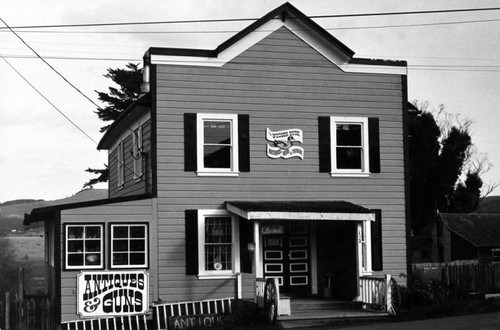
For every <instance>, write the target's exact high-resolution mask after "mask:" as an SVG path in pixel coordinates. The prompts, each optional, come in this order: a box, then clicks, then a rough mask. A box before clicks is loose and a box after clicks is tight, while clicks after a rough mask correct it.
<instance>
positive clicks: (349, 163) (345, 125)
mask: <svg viewBox="0 0 500 330" xmlns="http://www.w3.org/2000/svg"><path fill="white" fill-rule="evenodd" d="M330 130H331V132H330V136H331V161H332V164H331V171H332V172H331V174H332V175H340V176H342V175H349V176H352V175H360V176H365V175H368V174H369V172H370V162H369V144H368V118H364V117H330Z"/></svg>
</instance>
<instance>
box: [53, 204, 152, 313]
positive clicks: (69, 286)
mask: <svg viewBox="0 0 500 330" xmlns="http://www.w3.org/2000/svg"><path fill="white" fill-rule="evenodd" d="M152 207H153V206H152V200H151V199H145V200H139V201H133V202H127V203H116V204H106V205H102V206H93V207H84V208H77V209H70V210H63V211H61V265H64V244H65V240H64V225H65V224H67V223H82V224H84V223H103V224H104V239H105V240H104V251H105V253H104V265H105V269H104V270H107V269H108V264H109V258H110V255H109V225H108V224H109V223H110V222H149V231H150V233H151V231H152V230H155V229H156V227H153V226H156V225H155V223H154V222H153V221H152V220H153V219H154V217H153V216H152V212H153V211H152ZM152 244H155V243H153V242H150V247H149V254H150V256H149V258H150V267H149V268H150V269H152V268H155V266H154V264H153V263H155V262H156V256H155V255H151V254H152V253H153V254H154V253H155V252H154V251H156V248H155V247H153V246H151V245H152ZM89 271H93V270H89ZM95 271H102V269H101V270H95ZM146 271H147V272H148V273H149V286H150V290H149V292H150V297H149V300H150V301H152V292H153V291H152V290H153V282H154V281H156V278H155V276H154V274H155V272H151V271H149V270H146ZM79 273H80V270H68V271H65V270H62V269H61V284H60V287H61V301H60V303H61V320H62V322H64V321H71V320H77V319H79V315H78V314H77V313H76V312H77V300H76V299H77V275H78V274H79Z"/></svg>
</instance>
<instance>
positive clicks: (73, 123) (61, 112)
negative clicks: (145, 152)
mask: <svg viewBox="0 0 500 330" xmlns="http://www.w3.org/2000/svg"><path fill="white" fill-rule="evenodd" d="M0 57H1V58H2V59H3V60H4V61H5V63H7V64H8V65H9V66H10V67H11V68H12V70H14V71H15V72H16V73H17V74H18V75H19V76H20V77H21V78H22V79H23V80H24V81H25V82H26V83H27V84H28V85H30V86H31V88H33V89H34V90H35V91H36V92H37V93H38V94H39V95H40V96H41V97H42V98H43V99H44V100H45V101H47V102H48V103H49V104H50V105H51V106H52V108H54V109H55V110H56V111H57V112H59V114H60V115H61V116H63V117H64V118H65V119H66V120H67V121H69V122H70V123H71V124H72V125H73V126H74V127H76V128H77V129H78V130H79V131H80V132H82V133H83V134H84V135H85V136H86V137H87V138H89V140H91V141H92V142H94V143H95V144H97V142H96V141H95V140H94V139H93V138H92V137H91V136H90V135H88V134H87V133H86V132H85V131H84V130H83V129H82V128H80V126H78V125H77V124H76V123H75V122H74V121H73V120H71V119H70V118H69V117H68V116H67V115H66V114H65V113H64V112H63V111H62V110H60V109H59V108H58V107H57V106H55V105H54V103H52V102H51V101H50V100H49V99H48V98H47V97H46V96H45V95H43V93H42V92H40V91H39V90H38V89H37V88H36V87H35V86H34V85H33V84H32V83H31V82H30V81H29V80H28V79H27V78H26V77H24V76H23V74H22V73H21V72H19V71H18V70H17V69H16V68H15V67H14V66H13V65H12V64H11V63H10V62H9V61H7V59H6V58H5V57H3V56H2V55H0Z"/></svg>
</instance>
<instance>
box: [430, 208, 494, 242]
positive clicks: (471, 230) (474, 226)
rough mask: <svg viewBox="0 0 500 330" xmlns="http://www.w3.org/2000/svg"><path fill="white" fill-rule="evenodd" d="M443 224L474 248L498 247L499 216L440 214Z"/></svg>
mask: <svg viewBox="0 0 500 330" xmlns="http://www.w3.org/2000/svg"><path fill="white" fill-rule="evenodd" d="M439 216H440V217H441V220H442V221H443V224H444V225H445V226H446V227H447V228H448V229H449V230H450V231H452V232H454V233H455V234H457V235H459V236H461V237H462V238H464V239H465V240H467V241H468V242H469V243H471V244H472V245H474V246H475V247H500V214H475V213H469V214H459V213H441V214H440V215H439Z"/></svg>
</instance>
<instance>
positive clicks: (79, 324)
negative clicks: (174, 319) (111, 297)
mask: <svg viewBox="0 0 500 330" xmlns="http://www.w3.org/2000/svg"><path fill="white" fill-rule="evenodd" d="M61 326H62V330H80V329H99V330H131V329H134V330H135V329H137V330H147V329H148V323H147V319H146V315H143V314H142V315H130V316H123V317H109V318H102V319H89V320H75V321H68V322H62V323H61Z"/></svg>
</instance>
